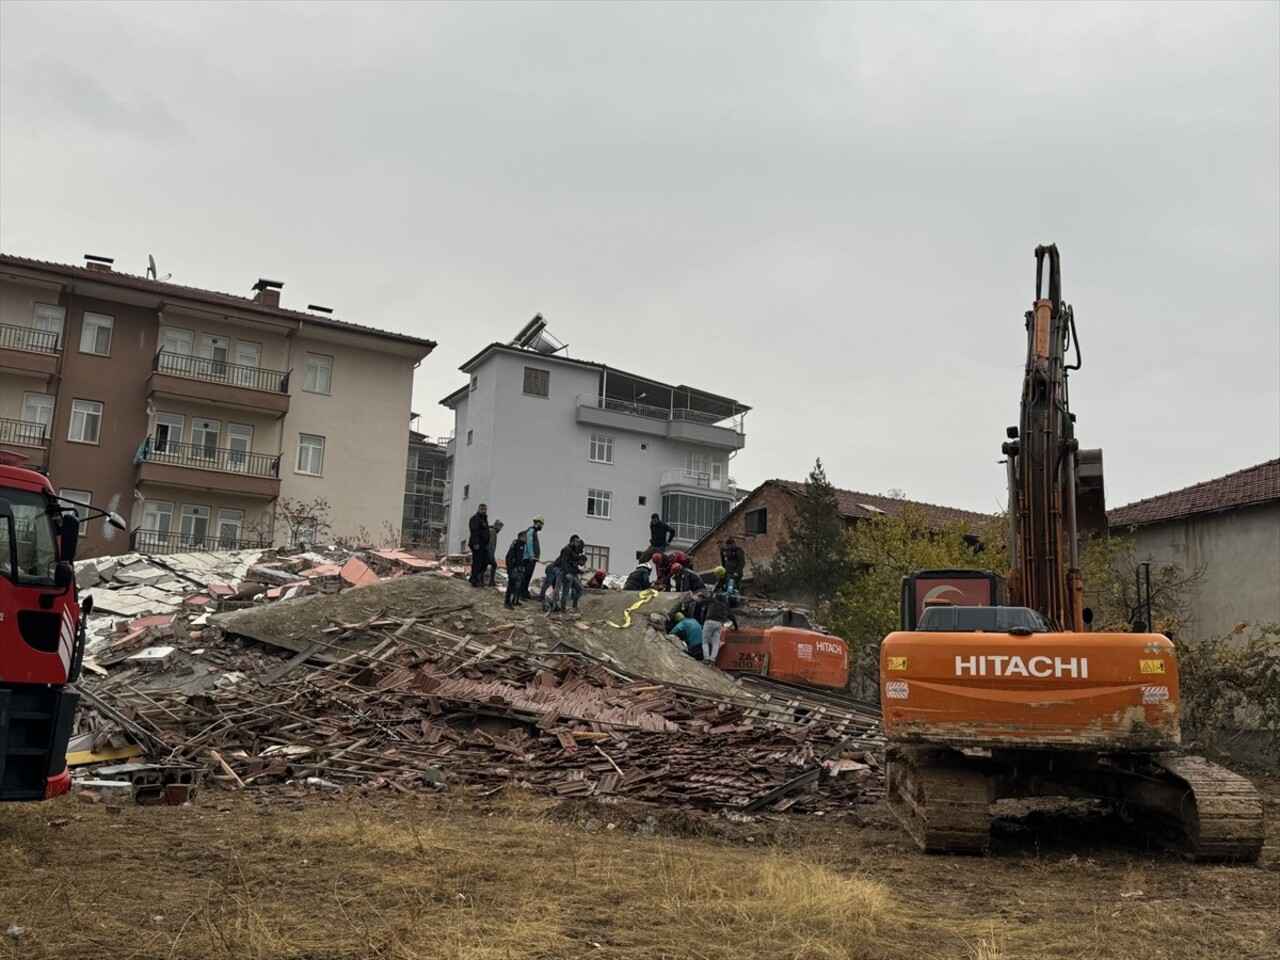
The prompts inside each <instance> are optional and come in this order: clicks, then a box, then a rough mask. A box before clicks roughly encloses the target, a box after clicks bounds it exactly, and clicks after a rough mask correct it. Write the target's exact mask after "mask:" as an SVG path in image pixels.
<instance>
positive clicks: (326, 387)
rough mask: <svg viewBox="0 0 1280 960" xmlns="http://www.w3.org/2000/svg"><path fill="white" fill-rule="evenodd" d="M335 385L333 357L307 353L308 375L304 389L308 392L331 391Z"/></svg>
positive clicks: (304, 382)
mask: <svg viewBox="0 0 1280 960" xmlns="http://www.w3.org/2000/svg"><path fill="white" fill-rule="evenodd" d="M332 385H333V357H326V356H324V355H323V354H319V353H308V354H307V375H306V378H305V379H304V380H303V381H302V389H303V390H306V391H307V392H308V393H326V394H327V393H329V391H330V388H331V387H332Z"/></svg>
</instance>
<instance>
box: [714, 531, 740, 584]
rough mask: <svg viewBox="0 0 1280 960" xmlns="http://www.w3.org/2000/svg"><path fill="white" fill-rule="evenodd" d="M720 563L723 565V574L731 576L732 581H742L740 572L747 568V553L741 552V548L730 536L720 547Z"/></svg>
mask: <svg viewBox="0 0 1280 960" xmlns="http://www.w3.org/2000/svg"><path fill="white" fill-rule="evenodd" d="M720 565H721V566H722V567H724V570H725V573H722V574H720V576H724V575H725V574H728V575H729V576H731V577H733V582H734V583H741V582H742V574H743V573H744V572H745V571H746V569H747V555H746V554H745V553H743V552H742V548H741V547H740V546H738V544H737V543H736V542H735V541H734V539H733V537H730V538H729V539H728V540H726V541H725V542H724V546H723V547H721V548H720Z"/></svg>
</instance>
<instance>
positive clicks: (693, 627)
mask: <svg viewBox="0 0 1280 960" xmlns="http://www.w3.org/2000/svg"><path fill="white" fill-rule="evenodd" d="M675 620H676V624H675V626H674V627H672V628H671V633H670V634H668V636H670V637H673V638H675V639H676V640H680V641H682V642H683V643H684V648H685V649H684V652H685V653H687V654H688V655H689V656H691V657H693V659H695V660H702V659H703V656H702V626H701V624H699V623H698V621H697V620H694V619H693V618H692V617H686V616H685V615H684V614H683V613H677V614H676V616H675Z"/></svg>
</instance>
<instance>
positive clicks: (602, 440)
mask: <svg viewBox="0 0 1280 960" xmlns="http://www.w3.org/2000/svg"><path fill="white" fill-rule="evenodd" d="M590 459H591V462H592V463H613V437H605V436H601V435H600V434H598V433H593V434H592V435H591V455H590Z"/></svg>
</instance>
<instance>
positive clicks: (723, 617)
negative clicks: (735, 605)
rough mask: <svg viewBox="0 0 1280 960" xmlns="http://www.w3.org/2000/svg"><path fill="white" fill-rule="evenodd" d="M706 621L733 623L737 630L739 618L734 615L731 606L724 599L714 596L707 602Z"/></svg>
mask: <svg viewBox="0 0 1280 960" xmlns="http://www.w3.org/2000/svg"><path fill="white" fill-rule="evenodd" d="M703 619H704V620H718V621H720V622H721V623H732V624H733V626H734V628H735V629H737V626H738V618H737V617H735V616H734V615H733V610H731V609H730V608H729V604H728V603H727V602H726V601H725V599H724V597H722V596H720V595H718V594H717V595H714V596H712V597H711V599H710V600H708V601H707V606H706V610H705V611H704V617H703Z"/></svg>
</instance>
